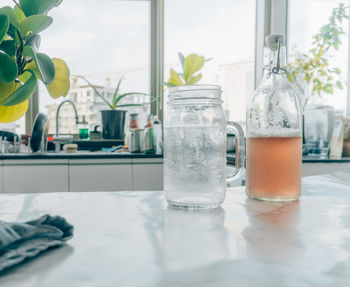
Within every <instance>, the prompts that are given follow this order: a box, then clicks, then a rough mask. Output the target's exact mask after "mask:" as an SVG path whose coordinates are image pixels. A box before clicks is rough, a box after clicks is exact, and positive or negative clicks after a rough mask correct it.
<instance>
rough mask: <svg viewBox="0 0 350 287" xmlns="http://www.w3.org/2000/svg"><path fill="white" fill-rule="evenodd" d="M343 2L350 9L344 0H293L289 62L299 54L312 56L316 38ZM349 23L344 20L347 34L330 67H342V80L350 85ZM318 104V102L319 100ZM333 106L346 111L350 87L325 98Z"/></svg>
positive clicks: (290, 19) (333, 53)
mask: <svg viewBox="0 0 350 287" xmlns="http://www.w3.org/2000/svg"><path fill="white" fill-rule="evenodd" d="M340 3H344V4H345V6H348V1H344V0H343V1H341V0H293V1H289V15H288V19H289V23H288V27H289V31H288V48H289V49H288V50H289V61H293V59H294V57H295V55H296V54H297V53H300V52H302V53H308V52H309V49H310V48H311V46H312V40H313V39H312V36H313V35H315V34H316V33H318V31H319V29H320V28H321V26H323V25H325V24H327V23H328V18H329V16H330V15H331V12H332V10H333V9H334V8H336V7H338V6H339V4H340ZM348 27H349V23H348V21H344V25H343V29H344V31H345V35H343V36H342V37H341V42H342V44H341V45H340V47H339V50H338V51H332V53H331V56H332V58H331V59H330V64H331V65H332V66H334V67H338V68H340V70H341V71H342V78H343V80H344V81H345V82H347V77H348V55H349V51H348V37H349V34H348V30H349V29H348ZM316 101H317V99H316ZM325 103H326V104H330V105H332V106H333V107H334V108H335V109H338V110H343V111H345V110H346V103H347V87H346V86H345V87H344V89H343V90H339V89H335V92H334V94H333V95H331V96H328V97H325V98H323V99H322V104H325Z"/></svg>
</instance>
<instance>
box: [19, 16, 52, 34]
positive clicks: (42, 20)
mask: <svg viewBox="0 0 350 287" xmlns="http://www.w3.org/2000/svg"><path fill="white" fill-rule="evenodd" d="M52 21H53V20H52V17H49V16H45V15H33V16H29V17H28V18H26V19H24V20H23V21H22V22H21V23H20V24H19V30H20V32H21V35H22V37H26V36H27V34H28V33H32V34H34V35H35V34H38V33H40V32H41V31H43V30H45V29H46V28H47V27H49V26H50V25H51V23H52Z"/></svg>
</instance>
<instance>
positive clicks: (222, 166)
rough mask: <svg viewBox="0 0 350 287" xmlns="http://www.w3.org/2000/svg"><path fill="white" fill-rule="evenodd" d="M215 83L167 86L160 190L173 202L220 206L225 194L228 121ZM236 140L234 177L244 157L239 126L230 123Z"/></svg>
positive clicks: (191, 205)
mask: <svg viewBox="0 0 350 287" xmlns="http://www.w3.org/2000/svg"><path fill="white" fill-rule="evenodd" d="M220 95H221V91H220V87H218V86H202V85H191V86H180V87H175V88H172V89H171V90H170V96H169V103H168V108H167V111H166V113H165V121H164V190H165V197H166V200H167V201H168V203H169V204H170V205H172V206H177V207H197V208H211V207H216V206H219V205H220V204H221V203H222V202H223V201H224V199H225V194H226V181H227V179H226V138H227V137H226V131H227V123H226V119H225V115H224V111H223V108H222V106H221V102H222V101H221V97H220ZM228 126H229V128H230V129H232V130H233V131H234V132H235V135H236V139H237V140H238V148H237V149H236V150H238V151H239V156H237V165H238V167H237V169H236V172H235V174H234V175H232V177H230V179H229V180H233V179H232V178H236V177H237V176H238V174H240V173H241V171H242V168H243V163H244V154H245V152H244V136H243V131H242V129H241V127H240V126H239V125H238V124H236V123H229V124H228Z"/></svg>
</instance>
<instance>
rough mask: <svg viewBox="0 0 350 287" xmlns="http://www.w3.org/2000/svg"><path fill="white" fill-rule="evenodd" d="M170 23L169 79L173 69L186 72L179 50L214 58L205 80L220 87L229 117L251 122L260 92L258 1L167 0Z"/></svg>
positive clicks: (167, 23)
mask: <svg viewBox="0 0 350 287" xmlns="http://www.w3.org/2000/svg"><path fill="white" fill-rule="evenodd" d="M164 21H165V31H164V35H165V44H164V45H165V80H167V79H168V78H169V69H170V68H174V69H175V70H176V71H177V72H180V71H181V66H180V62H179V59H178V52H181V53H183V54H184V56H187V55H189V54H191V53H197V54H199V55H203V56H205V58H212V60H211V61H209V62H207V63H205V66H204V68H203V71H202V73H203V78H202V80H201V81H200V82H199V83H205V84H217V85H220V86H221V88H222V90H223V95H222V97H223V100H224V104H223V106H224V109H225V110H226V112H227V114H228V116H229V119H231V120H236V121H245V115H246V105H247V102H248V99H249V98H250V97H251V95H252V94H253V92H254V75H255V73H254V66H255V65H254V51H255V46H254V45H255V0H247V1H238V0H220V1H213V0H165V16H164ZM165 102H166V99H165Z"/></svg>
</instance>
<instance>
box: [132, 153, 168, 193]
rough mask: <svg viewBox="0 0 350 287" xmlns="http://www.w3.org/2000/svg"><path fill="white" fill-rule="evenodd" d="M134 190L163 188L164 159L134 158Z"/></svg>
mask: <svg viewBox="0 0 350 287" xmlns="http://www.w3.org/2000/svg"><path fill="white" fill-rule="evenodd" d="M132 168H133V190H163V159H161V158H147V159H133V164H132Z"/></svg>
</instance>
